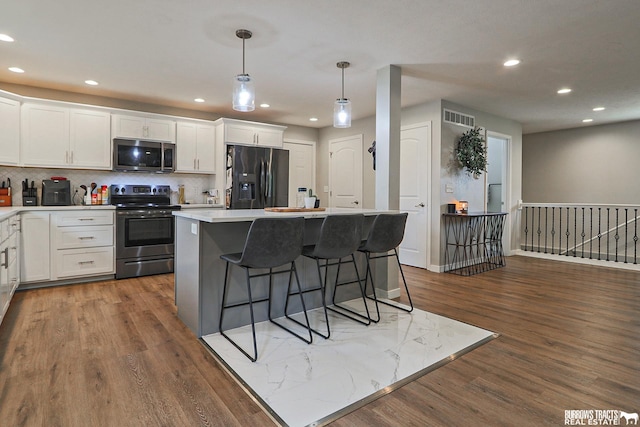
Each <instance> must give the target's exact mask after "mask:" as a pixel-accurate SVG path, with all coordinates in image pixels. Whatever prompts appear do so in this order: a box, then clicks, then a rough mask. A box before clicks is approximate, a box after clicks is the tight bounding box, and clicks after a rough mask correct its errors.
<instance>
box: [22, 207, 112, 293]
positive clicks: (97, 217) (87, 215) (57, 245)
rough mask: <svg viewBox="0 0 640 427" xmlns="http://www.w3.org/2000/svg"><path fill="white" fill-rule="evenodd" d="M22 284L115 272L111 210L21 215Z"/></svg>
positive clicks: (28, 213)
mask: <svg viewBox="0 0 640 427" xmlns="http://www.w3.org/2000/svg"><path fill="white" fill-rule="evenodd" d="M22 221H23V229H24V232H23V233H22V234H23V239H22V242H23V251H22V253H23V257H24V258H23V259H24V260H25V261H24V262H23V263H22V283H31V282H43V281H44V282H46V281H55V280H68V279H75V278H83V277H90V276H97V275H108V274H114V273H115V252H114V241H115V239H114V212H113V211H112V210H82V211H48V212H27V213H23V214H22Z"/></svg>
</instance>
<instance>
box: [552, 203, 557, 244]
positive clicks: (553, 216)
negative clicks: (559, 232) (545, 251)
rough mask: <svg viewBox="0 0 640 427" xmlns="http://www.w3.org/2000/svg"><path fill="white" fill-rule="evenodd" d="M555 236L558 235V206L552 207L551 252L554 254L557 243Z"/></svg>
mask: <svg viewBox="0 0 640 427" xmlns="http://www.w3.org/2000/svg"><path fill="white" fill-rule="evenodd" d="M555 237H556V207H555V206H553V207H551V253H552V254H553V249H554V245H555Z"/></svg>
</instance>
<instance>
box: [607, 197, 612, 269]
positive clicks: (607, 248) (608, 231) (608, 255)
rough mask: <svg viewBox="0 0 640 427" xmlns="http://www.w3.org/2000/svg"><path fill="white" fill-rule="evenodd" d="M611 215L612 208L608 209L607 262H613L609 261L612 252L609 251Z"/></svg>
mask: <svg viewBox="0 0 640 427" xmlns="http://www.w3.org/2000/svg"><path fill="white" fill-rule="evenodd" d="M609 214H610V208H607V261H611V260H610V259H609V252H610V251H609V234H611V231H610V230H611V227H609V224H610V222H611V221H610V220H609V218H610V215H609Z"/></svg>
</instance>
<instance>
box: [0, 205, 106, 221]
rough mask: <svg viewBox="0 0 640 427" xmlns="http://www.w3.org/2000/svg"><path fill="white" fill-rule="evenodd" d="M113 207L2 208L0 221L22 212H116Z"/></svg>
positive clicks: (0, 209)
mask: <svg viewBox="0 0 640 427" xmlns="http://www.w3.org/2000/svg"><path fill="white" fill-rule="evenodd" d="M115 208H116V207H115V206H113V205H88V206H85V205H78V206H7V207H1V208H0V220H3V219H5V218H9V217H10V216H11V215H15V214H17V213H20V212H38V211H87V210H114V209H115Z"/></svg>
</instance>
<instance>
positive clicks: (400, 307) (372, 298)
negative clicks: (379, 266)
mask: <svg viewBox="0 0 640 427" xmlns="http://www.w3.org/2000/svg"><path fill="white" fill-rule="evenodd" d="M365 256H366V258H367V272H366V274H365V279H364V280H365V282H364V289H365V295H366V298H367V299H369V300H372V301H375V307H376V315H377V316H378V317H377V319H375V320H374V319H371V321H372V322H373V323H378V322H379V321H380V307H379V306H378V303H381V304H385V305H387V306H389V307H394V308H397V309H398V310H402V311H404V312H407V313H411V312H412V311H413V301H412V300H411V294H410V293H409V287H408V286H407V280H406V279H405V277H404V271H402V265H401V264H400V258H399V257H398V250H397V249H395V248H394V249H393V253H392V254H383V255H375V256H372V255H371V253H370V252H365ZM390 256H395V257H396V261H397V262H398V269H399V270H400V276H401V277H402V283H404V289H405V291H406V293H407V298H408V299H409V308H406V307H404V306H402V305H400V304H394V303H391V302H387V301H383V300H379V299H378V297H377V296H376V286H375V284H374V283H373V273H372V272H371V260H372V259H378V258H388V257H390ZM369 278H371V293H372V295H373V297H370V296H368V295H367V294H366V290H367V286H368V284H369Z"/></svg>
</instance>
